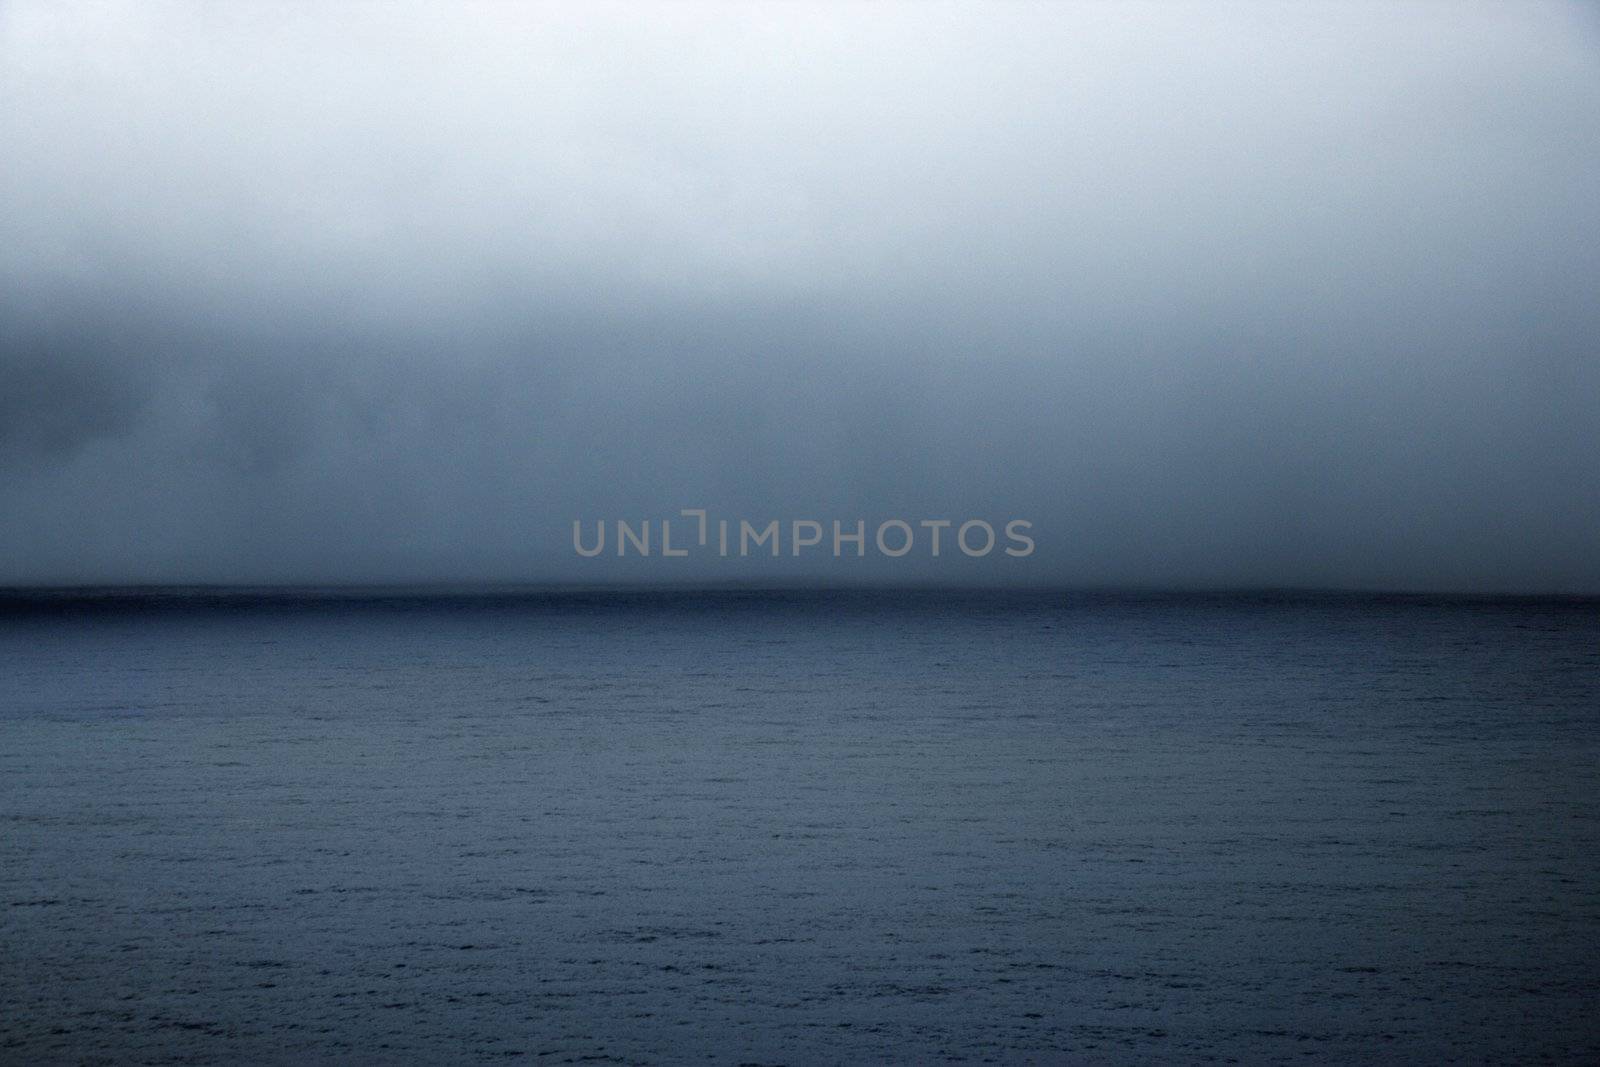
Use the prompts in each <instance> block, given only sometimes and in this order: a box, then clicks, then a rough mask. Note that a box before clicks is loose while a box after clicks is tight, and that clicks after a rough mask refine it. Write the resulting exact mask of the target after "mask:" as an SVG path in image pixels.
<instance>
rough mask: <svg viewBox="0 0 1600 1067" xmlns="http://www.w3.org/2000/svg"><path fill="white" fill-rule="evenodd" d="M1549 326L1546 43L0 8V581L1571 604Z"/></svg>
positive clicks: (572, 12) (1454, 9) (1584, 507)
mask: <svg viewBox="0 0 1600 1067" xmlns="http://www.w3.org/2000/svg"><path fill="white" fill-rule="evenodd" d="M1597 292H1600V22H1597V20H1596V18H1595V16H1594V14H1593V9H1592V8H1587V7H1583V6H1579V5H1570V6H1568V5H1541V4H1536V3H1525V4H1524V3H1519V4H1500V5H1484V6H1478V5H1473V4H1444V3H1439V4H1411V5H1390V4H1372V5H1359V4H1339V5H1328V6H1320V5H1316V4H1294V5H1286V4H1270V5H1260V6H1256V5H1244V4H1238V5H1226V4H1205V5H1198V4H1197V5H1194V6H1192V7H1185V6H1181V5H1175V4H1159V5H1156V4H1152V5H1147V6H1146V5H1138V4H1115V5H1112V4H1107V5H1104V6H1091V5H1083V6H1070V5H1046V6H1004V7H1002V6H987V5H986V6H978V5H972V6H942V5H941V6H926V5H917V6H893V5H874V6H871V7H866V6H845V5H839V6H826V5H786V6H750V7H746V6H731V5H730V6H725V7H719V6H701V5H696V6H670V7H669V6H660V7H654V6H644V5H639V6H635V7H620V6H619V7H614V8H608V7H603V6H602V7H594V6H591V5H577V4H573V5H569V6H561V7H531V8H527V9H517V10H513V9H512V6H511V5H492V6H491V5H485V6H479V7H471V6H467V7H458V6H456V5H444V4H436V5H428V6H416V7H407V6H404V5H399V6H396V5H362V6H336V7H334V8H332V9H328V8H325V7H324V6H322V5H314V4H305V5H299V6H294V5H288V6H284V7H279V6H277V5H260V6H255V5H247V4H241V5H220V6H218V7H213V6H210V5H203V4H199V3H195V4H179V5H167V4H159V3H154V4H152V3H129V4H125V5H118V4H109V5H99V4H97V5H81V6H80V5H72V4H66V5H62V4H49V3H33V2H10V3H7V4H5V5H4V6H0V582H4V583H14V584H15V583H67V584H72V583H112V582H117V583H121V582H134V583H139V582H183V583H187V582H248V583H256V582H319V583H320V582H373V581H377V582H432V581H441V582H456V581H528V582H544V581H558V582H565V581H579V582H589V581H597V582H604V581H622V580H626V581H704V580H714V579H731V580H747V581H768V580H790V579H796V578H821V579H824V580H829V581H853V580H864V581H898V580H905V581H918V582H928V581H932V582H940V581H948V582H959V583H972V582H979V583H989V582H995V583H1008V584H1010V583H1019V584H1040V585H1047V584H1050V585H1072V586H1094V587H1104V586H1179V587H1218V586H1272V587H1279V586H1311V587H1342V588H1383V589H1437V590H1480V591H1522V592H1551V591H1562V592H1600V301H1597V300H1596V293H1597ZM682 508H705V509H708V510H709V512H710V513H711V515H712V517H713V519H715V518H717V517H726V518H731V519H734V520H737V519H739V518H746V519H749V520H751V521H752V522H756V521H759V522H765V521H766V520H769V519H778V520H780V521H783V522H789V521H791V520H793V519H817V520H820V521H822V522H824V523H827V522H831V521H832V520H834V519H840V520H844V521H845V522H846V523H847V524H849V525H852V526H853V523H854V521H855V520H856V519H858V518H859V519H863V520H866V521H867V522H868V523H869V527H868V529H869V531H870V529H871V527H872V525H873V524H876V523H877V522H880V521H882V520H884V519H889V518H901V519H904V520H906V521H907V522H909V523H911V524H912V525H915V524H916V523H917V522H918V521H919V520H922V519H951V520H954V521H956V522H957V523H959V522H961V521H963V520H966V519H969V518H982V519H985V520H987V521H989V522H991V523H993V524H994V525H995V526H996V527H997V528H998V527H1000V526H1001V525H1002V524H1003V523H1004V522H1005V521H1007V520H1009V519H1013V518H1021V519H1026V520H1028V521H1029V522H1031V523H1032V536H1033V537H1034V539H1035V541H1036V542H1037V550H1036V551H1035V552H1033V553H1032V554H1031V555H1029V556H1027V557H1025V558H1017V557H1009V556H1005V555H1004V554H1002V553H998V552H996V553H993V554H991V555H989V556H985V557H983V558H980V559H974V558H968V557H966V556H964V555H962V554H960V553H951V552H949V551H947V552H946V553H945V554H944V555H943V556H941V557H939V558H937V559H934V558H932V557H930V556H927V555H926V554H925V553H922V552H920V551H919V552H916V553H913V554H910V555H908V556H906V557H904V558H901V559H889V558H885V557H883V556H882V555H881V554H878V553H875V552H873V551H871V550H870V549H869V551H868V554H867V556H866V557H865V558H860V559H858V558H855V557H854V556H853V555H851V556H848V557H847V558H844V559H834V558H832V557H831V555H830V554H828V553H825V552H822V553H817V554H813V555H807V556H804V557H801V558H795V557H793V556H792V555H789V554H788V552H787V545H785V554H784V555H783V556H782V557H780V558H779V559H776V560H774V559H771V558H770V557H762V556H759V555H757V556H752V557H750V558H746V559H738V558H728V559H723V558H717V557H714V556H712V555H710V554H707V553H704V552H701V553H698V554H691V555H690V556H689V557H687V558H673V559H663V558H660V557H659V555H657V556H653V557H651V558H648V559H640V558H633V557H630V558H623V559H618V558H617V557H616V556H615V554H614V553H606V554H602V555H601V556H598V557H596V558H593V559H586V558H581V557H579V556H578V555H577V554H576V553H575V552H574V550H573V543H572V524H573V521H574V520H577V519H581V520H584V521H585V522H586V523H590V524H592V523H593V522H595V521H597V520H598V521H604V522H607V523H612V522H614V521H615V520H617V519H625V520H629V521H632V522H635V523H637V522H638V521H640V520H645V519H649V520H651V521H652V522H656V521H659V520H661V519H664V518H674V517H676V516H678V514H679V509H682ZM679 521H680V522H686V520H681V519H680V520H679ZM689 529H690V527H689V526H688V525H684V526H683V527H682V528H681V529H675V530H674V531H673V536H674V537H675V538H676V537H677V536H678V534H679V533H680V532H683V533H686V532H687V531H688V530H689ZM869 542H870V533H869Z"/></svg>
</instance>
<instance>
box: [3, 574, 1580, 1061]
mask: <svg viewBox="0 0 1600 1067" xmlns="http://www.w3.org/2000/svg"><path fill="white" fill-rule="evenodd" d="M518 1058H525V1059H528V1060H541V1061H542V1062H579V1061H581V1062H612V1063H676V1062H686V1061H695V1062H713V1063H730V1064H731V1063H872V1062H883V1061H893V1062H917V1063H924V1062H942V1061H970V1062H1000V1063H1012V1062H1016V1063H1020V1062H1097V1063H1099V1062H1112V1063H1118V1062H1156V1061H1161V1062H1178V1063H1186V1062H1194V1063H1200V1062H1246V1063H1262V1062H1271V1063H1281V1062H1318V1061H1320V1062H1339V1063H1371V1062H1380V1061H1385V1062H1395V1063H1415V1062H1443V1061H1447V1060H1456V1061H1462V1062H1495V1063H1507V1062H1556V1063H1595V1062H1600V602H1597V601H1593V600H1504V599H1459V598H1456V599H1452V598H1429V597H1398V596H1391V597H1368V596H1354V595H1350V596H1344V595H1237V596H1223V595H1217V596H1156V595H1109V594H1108V595H1089V594H1066V593H974V592H918V593H910V592H873V591H853V592H831V593H830V592H822V591H810V592H802V591H796V592H786V593H762V592H740V591H724V592H714V593H673V592H638V591H635V592H605V591H594V592H570V591H569V592H558V591H537V590H535V591H520V592H502V593H497V594H467V593H461V594H459V595H450V596H424V595H420V594H412V593H405V592H394V593H391V594H388V595H383V596H376V595H357V594H352V593H341V592H330V593H313V592H304V593H299V594H294V595H288V594H270V593H261V592H258V593H251V592H248V591H233V592H230V593H225V594H224V593H209V594H208V593H197V592H194V591H171V592H168V593H163V594H151V593H139V594H134V593H115V592H104V593H101V594H98V595H94V596H88V597H84V596H67V595H58V594H48V593H37V594H20V593H11V594H0V1061H3V1062H5V1063H17V1064H49V1063H101V1062H103V1063H113V1062H115V1063H135V1062H149V1063H198V1062H227V1063H234V1062H251V1063H285V1064H289V1063H305V1062H340V1063H405V1062H418V1063H421V1062H426V1063H440V1062H501V1061H505V1060H513V1059H518Z"/></svg>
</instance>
